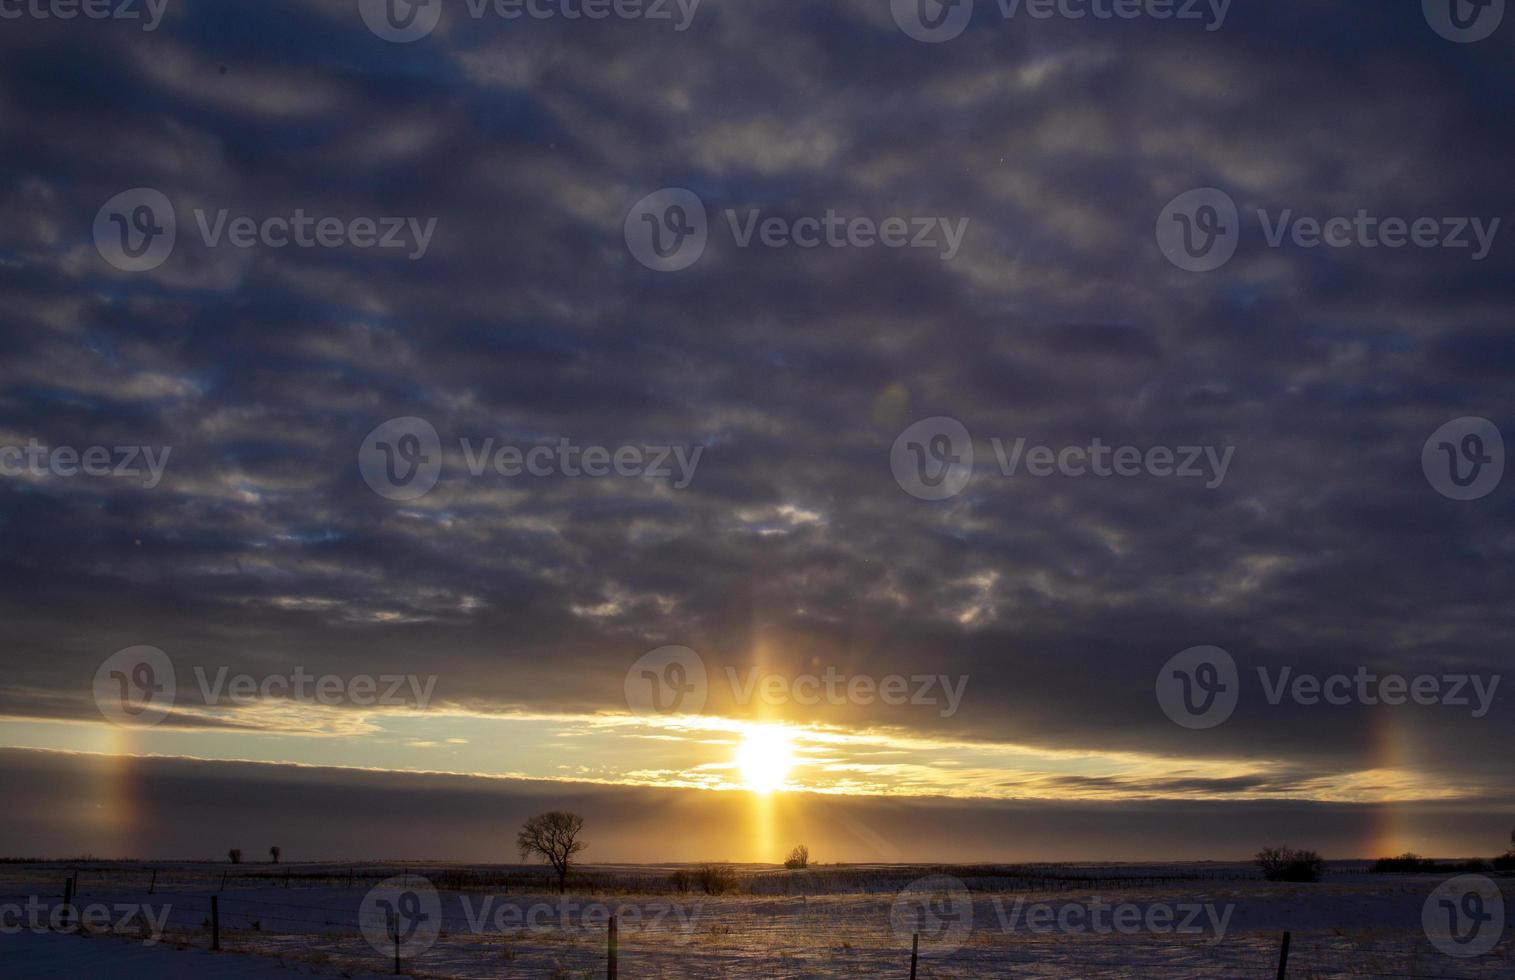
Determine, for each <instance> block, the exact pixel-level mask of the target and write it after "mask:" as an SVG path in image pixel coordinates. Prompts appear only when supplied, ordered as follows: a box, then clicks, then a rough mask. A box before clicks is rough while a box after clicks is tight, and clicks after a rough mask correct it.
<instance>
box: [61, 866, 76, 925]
mask: <svg viewBox="0 0 1515 980" xmlns="http://www.w3.org/2000/svg"><path fill="white" fill-rule="evenodd" d="M73 909H74V879H73V878H64V879H63V931H64V932H67V931H68V920H69V919H71V918H72V917H73Z"/></svg>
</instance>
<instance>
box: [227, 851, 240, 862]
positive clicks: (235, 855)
mask: <svg viewBox="0 0 1515 980" xmlns="http://www.w3.org/2000/svg"><path fill="white" fill-rule="evenodd" d="M226 856H227V857H228V858H231V863H232V864H241V863H242V848H240V847H234V848H232V849H231V850H229V851H227V852H226Z"/></svg>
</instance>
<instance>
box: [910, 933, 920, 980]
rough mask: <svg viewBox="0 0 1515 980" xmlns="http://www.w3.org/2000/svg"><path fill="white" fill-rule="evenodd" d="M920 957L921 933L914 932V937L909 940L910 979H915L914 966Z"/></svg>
mask: <svg viewBox="0 0 1515 980" xmlns="http://www.w3.org/2000/svg"><path fill="white" fill-rule="evenodd" d="M920 958H921V934H920V933H916V934H915V938H914V939H912V940H910V980H915V967H916V964H917V963H919V962H920Z"/></svg>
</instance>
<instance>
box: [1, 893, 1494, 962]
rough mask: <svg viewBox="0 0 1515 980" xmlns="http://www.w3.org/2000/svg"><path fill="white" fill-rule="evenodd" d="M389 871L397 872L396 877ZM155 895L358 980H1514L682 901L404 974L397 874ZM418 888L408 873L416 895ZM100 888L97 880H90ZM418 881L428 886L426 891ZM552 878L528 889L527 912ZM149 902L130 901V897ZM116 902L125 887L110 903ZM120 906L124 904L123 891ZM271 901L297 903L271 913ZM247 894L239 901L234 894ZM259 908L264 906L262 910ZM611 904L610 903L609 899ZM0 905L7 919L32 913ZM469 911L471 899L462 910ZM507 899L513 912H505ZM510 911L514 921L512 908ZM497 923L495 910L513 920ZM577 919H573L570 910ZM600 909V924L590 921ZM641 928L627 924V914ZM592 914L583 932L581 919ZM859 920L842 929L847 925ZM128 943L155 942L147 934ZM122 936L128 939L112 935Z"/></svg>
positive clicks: (478, 942)
mask: <svg viewBox="0 0 1515 980" xmlns="http://www.w3.org/2000/svg"><path fill="white" fill-rule="evenodd" d="M390 870H393V869H390ZM146 874H148V872H143V873H142V874H141V875H137V874H134V873H132V872H122V871H112V872H102V873H99V874H98V875H96V874H95V873H93V872H91V873H90V877H89V878H86V879H85V880H84V882H83V885H85V886H88V888H87V890H86V888H84V887H81V881H80V877H79V875H78V874H77V873H76V874H73V875H70V876H68V877H67V878H66V879H64V880H63V881H62V882H61V883H60V886H59V887H57V888H56V890H51V889H50V890H48V894H46V895H43V896H41V897H42V898H45V899H47V900H48V905H49V909H50V914H49V918H50V920H51V922H52V923H53V924H58V922H59V916H60V915H61V917H62V919H61V924H62V926H63V928H62V929H61V930H60V931H65V932H94V933H100V932H104V931H111V930H99V929H93V930H91V929H90V927H89V925H88V924H87V923H84V922H82V920H81V909H83V908H85V907H86V906H87V905H88V904H89V903H90V902H92V901H99V902H105V903H109V902H110V901H111V900H113V899H116V898H120V897H125V896H127V895H130V896H133V897H140V896H141V895H142V882H141V881H140V880H139V879H140V878H141V877H142V876H143V875H146ZM150 874H151V877H150V879H149V881H148V882H147V885H146V890H147V894H149V895H151V896H152V897H153V898H155V899H156V903H157V904H158V907H159V908H160V909H161V910H163V913H164V915H163V918H162V919H161V920H158V923H157V924H158V927H159V928H160V929H161V933H160V936H161V938H160V939H159V941H160V942H161V943H163V944H164V945H169V946H178V947H185V948H197V949H207V950H219V951H222V952H226V953H240V954H247V955H255V956H265V957H273V958H278V959H284V960H293V961H300V962H304V963H309V964H316V965H326V966H330V967H334V968H337V969H339V970H344V971H354V970H361V971H364V972H380V971H383V972H395V973H405V974H416V975H423V976H437V977H508V976H533V977H535V976H547V977H554V978H561V980H568V978H579V977H597V976H607V977H610V978H612V980H618V978H619V977H620V976H626V977H628V978H629V977H659V978H661V977H707V976H708V977H796V978H798V977H810V976H817V975H842V976H851V975H855V974H877V975H881V976H899V977H905V976H911V977H919V978H926V977H940V978H964V977H1003V976H1013V977H1064V978H1065V977H1068V976H1079V977H1130V976H1151V975H1157V974H1158V973H1160V974H1161V975H1162V976H1164V977H1178V978H1186V977H1189V978H1201V977H1205V978H1209V977H1235V978H1252V977H1280V978H1282V977H1294V978H1304V980H1337V978H1340V980H1346V978H1356V977H1363V978H1385V980H1389V978H1404V980H1416V978H1425V980H1432V978H1434V980H1489V978H1492V977H1509V976H1515V969H1512V964H1511V961H1510V959H1509V955H1510V954H1509V950H1508V944H1506V946H1505V950H1504V952H1503V954H1502V956H1501V955H1499V954H1497V953H1496V955H1494V956H1493V957H1489V958H1482V959H1480V960H1478V961H1473V960H1454V959H1452V958H1449V957H1446V956H1444V955H1442V954H1440V953H1438V952H1437V951H1435V950H1434V949H1432V948H1431V947H1430V945H1429V944H1428V943H1427V942H1426V941H1425V939H1424V937H1423V936H1419V935H1417V934H1414V933H1412V932H1410V931H1407V930H1401V931H1397V932H1396V931H1389V930H1385V931H1384V932H1383V933H1382V934H1381V935H1372V936H1361V935H1352V936H1348V935H1342V934H1333V933H1325V934H1321V933H1305V934H1298V935H1290V934H1287V933H1285V934H1282V935H1263V934H1256V933H1249V934H1246V935H1240V936H1233V937H1227V938H1225V939H1223V940H1216V939H1215V938H1214V937H1205V936H1195V937H1172V936H1156V935H1116V936H1100V937H1097V938H1096V937H1089V936H1069V935H1062V934H1057V935H1045V934H1028V933H1023V932H1014V931H1005V930H1003V929H996V928H992V927H991V928H974V929H972V930H970V932H969V935H968V936H967V937H966V939H965V940H964V941H963V942H962V943H961V944H956V945H954V946H952V947H951V948H949V949H947V950H945V951H944V950H940V949H933V948H932V945H933V937H930V936H927V941H926V943H925V945H924V947H923V946H922V943H921V936H920V934H914V935H907V936H902V935H900V934H899V933H898V932H897V930H891V926H890V905H891V903H890V901H889V900H888V899H887V898H878V899H877V900H876V901H872V902H868V901H864V902H861V903H860V902H859V901H858V898H859V897H858V896H855V895H848V896H824V897H813V896H799V897H790V896H773V897H767V898H753V897H751V896H747V897H744V898H742V899H739V900H731V901H723V900H721V899H719V898H704V897H698V896H696V897H685V896H678V898H679V900H680V902H682V903H683V905H684V909H685V913H686V914H683V915H678V914H672V915H670V914H663V915H659V916H656V917H653V918H651V919H649V917H647V916H645V915H642V914H640V913H641V911H642V909H643V907H646V906H658V907H659V908H662V909H664V911H665V912H666V908H664V907H667V906H670V904H674V905H677V904H679V903H678V902H675V903H669V902H661V901H646V900H645V899H644V900H643V901H641V902H636V901H631V900H626V901H617V900H615V899H614V898H613V899H612V900H611V902H610V903H601V902H585V901H583V900H582V899H578V900H568V901H567V902H566V906H565V902H564V900H559V902H558V903H557V904H556V907H555V909H554V906H553V903H552V902H549V901H539V902H537V903H534V905H533V906H532V907H536V908H547V909H549V910H554V914H555V917H544V918H542V919H541V920H540V921H537V922H534V923H528V924H525V925H522V926H520V927H517V928H509V927H504V928H496V927H494V926H495V924H494V923H491V922H490V921H489V920H490V918H491V915H490V914H489V912H490V911H491V910H490V908H489V907H486V906H472V905H466V904H465V905H464V906H463V907H464V910H465V911H464V914H454V913H441V912H438V913H436V917H437V922H436V926H437V933H436V937H435V941H434V942H431V943H429V944H427V945H426V947H425V948H424V949H421V950H419V951H415V952H414V953H411V952H410V951H408V950H406V949H404V948H403V944H401V943H399V942H397V943H396V946H397V947H400V948H399V949H398V950H397V952H396V954H395V955H394V956H391V955H390V953H389V951H388V950H382V951H381V950H380V949H379V948H378V947H377V946H376V945H375V944H374V943H373V942H372V939H371V938H370V937H366V936H365V932H364V928H363V923H362V922H361V921H360V908H359V903H358V902H356V901H354V897H353V894H352V891H353V889H355V888H364V887H367V886H368V885H369V884H370V883H372V882H373V881H374V880H376V879H377V878H378V877H379V875H380V874H383V875H386V876H388V877H390V878H393V877H396V876H394V875H389V874H388V872H387V871H386V872H380V873H375V872H372V871H365V872H361V873H360V872H359V871H358V870H357V869H356V868H354V869H349V870H348V871H347V873H346V874H343V873H341V872H340V871H326V872H321V873H305V874H299V875H297V874H296V873H295V872H294V871H293V870H292V869H287V870H285V871H284V872H283V873H282V874H281V873H276V872H269V871H260V872H250V873H245V874H239V875H235V876H233V875H232V874H231V871H230V869H228V870H227V871H225V872H223V874H222V876H221V879H220V881H219V882H218V883H217V885H216V887H214V888H200V889H197V890H190V889H189V888H188V887H186V886H188V885H190V884H203V883H204V882H205V881H206V876H205V874H204V873H203V872H200V871H193V872H185V873H184V874H182V875H178V876H176V875H175V874H173V873H168V874H163V875H162V876H161V877H160V873H159V871H158V870H153V871H151V872H150ZM408 874H409V873H408V872H404V871H402V872H401V875H402V876H407V877H408ZM92 879H93V880H92ZM417 880H421V879H420V876H417ZM548 880H549V879H547V878H546V877H545V876H544V877H542V878H541V879H535V878H532V877H530V876H528V877H527V878H525V879H524V880H517V881H516V882H515V885H517V886H518V887H517V888H516V889H515V890H516V893H517V894H518V895H523V896H524V895H528V894H535V895H537V896H541V895H542V894H543V892H542V891H540V890H536V889H534V888H533V887H532V886H533V885H536V884H538V883H539V882H546V881H548ZM133 885H134V886H136V887H134V888H133V887H129V886H133ZM111 886H116V887H114V888H113V887H111ZM118 888H119V889H121V890H120V891H118V890H117V889H118ZM270 889H280V890H282V891H283V892H287V893H288V894H287V895H283V894H280V895H277V897H273V896H270V895H269V894H267V892H268V891H269V890H270ZM239 891H241V892H244V894H238V892H239ZM247 892H256V893H257V894H258V896H259V897H253V896H252V895H251V894H245V893H247ZM612 894H614V893H613V892H612ZM27 897H28V896H25V895H11V896H4V897H0V901H9V900H11V899H25V898H27ZM453 897H454V898H455V899H459V900H461V899H463V898H464V897H465V896H462V895H458V894H456V893H455V894H454V895H453ZM493 897H494V898H498V897H500V896H493ZM508 904H509V903H507V905H508ZM499 907H500V906H498V905H497V906H494V908H496V909H497V908H499ZM565 907H566V909H567V912H566V913H565V912H564V909H565ZM590 908H596V909H604V910H606V911H607V913H608V914H606V915H604V916H597V915H590V914H586V910H588V909H590ZM617 909H619V910H631V911H632V912H635V913H637V914H635V915H634V916H631V917H628V915H627V914H626V912H625V911H617ZM576 910H577V911H578V913H579V914H578V917H577V918H575V915H574V912H575V911H576ZM843 912H844V913H845V914H838V913H843ZM135 928H136V932H135V933H132V932H131V931H128V932H126V933H124V935H128V936H132V938H137V939H143V940H146V939H149V938H150V935H149V932H148V924H147V923H146V922H141V921H139V922H138V923H136V926H135ZM115 934H116V935H123V933H119V932H117V933H115Z"/></svg>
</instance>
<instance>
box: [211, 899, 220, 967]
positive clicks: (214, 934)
mask: <svg viewBox="0 0 1515 980" xmlns="http://www.w3.org/2000/svg"><path fill="white" fill-rule="evenodd" d="M210 949H211V952H213V953H215V952H220V950H221V899H220V898H219V897H218V896H215V895H212V896H211V897H210Z"/></svg>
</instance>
